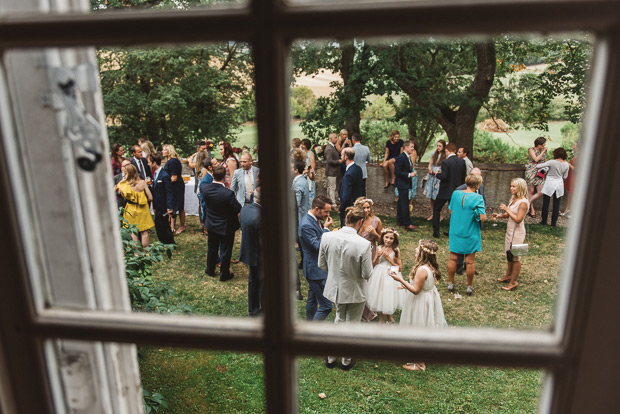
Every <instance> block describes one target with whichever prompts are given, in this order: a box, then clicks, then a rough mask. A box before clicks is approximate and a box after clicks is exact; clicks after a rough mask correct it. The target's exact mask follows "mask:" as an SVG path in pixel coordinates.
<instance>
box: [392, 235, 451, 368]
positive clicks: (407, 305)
mask: <svg viewBox="0 0 620 414" xmlns="http://www.w3.org/2000/svg"><path fill="white" fill-rule="evenodd" d="M437 249H438V246H437V243H435V242H434V241H432V240H420V244H418V247H417V248H416V250H415V253H416V261H417V263H416V265H415V267H414V268H413V269H412V270H411V274H410V275H409V279H410V283H408V282H406V281H405V280H404V279H403V277H402V276H401V275H400V274H398V273H390V276H391V277H393V278H394V280H396V281H398V282H400V283H401V284H402V286H403V289H402V291H401V294H402V298H401V304H402V309H403V312H402V314H401V316H400V325H403V326H413V327H416V326H421V327H427V328H435V327H444V326H447V325H448V324H447V323H446V318H445V316H444V313H443V306H442V305H441V297H440V296H439V292H438V291H437V288H436V287H435V280H439V279H440V278H441V272H440V271H439V266H438V265H437ZM403 368H405V369H407V370H410V371H424V370H426V364H425V363H424V362H416V363H407V364H405V365H403Z"/></svg>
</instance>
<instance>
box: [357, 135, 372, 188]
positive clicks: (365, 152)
mask: <svg viewBox="0 0 620 414" xmlns="http://www.w3.org/2000/svg"><path fill="white" fill-rule="evenodd" d="M353 149H354V150H355V156H354V157H353V161H355V163H356V164H357V165H359V166H360V168H361V169H362V178H363V179H366V178H368V170H367V169H366V163H367V162H370V149H368V147H367V146H366V145H362V144H360V143H359V142H358V143H356V144H355V145H353Z"/></svg>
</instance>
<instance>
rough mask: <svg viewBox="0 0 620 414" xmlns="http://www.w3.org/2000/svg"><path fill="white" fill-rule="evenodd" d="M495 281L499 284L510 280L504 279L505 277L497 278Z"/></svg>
mask: <svg viewBox="0 0 620 414" xmlns="http://www.w3.org/2000/svg"><path fill="white" fill-rule="evenodd" d="M497 281H498V282H501V283H505V282H510V278H506V276H504V277H498V278H497Z"/></svg>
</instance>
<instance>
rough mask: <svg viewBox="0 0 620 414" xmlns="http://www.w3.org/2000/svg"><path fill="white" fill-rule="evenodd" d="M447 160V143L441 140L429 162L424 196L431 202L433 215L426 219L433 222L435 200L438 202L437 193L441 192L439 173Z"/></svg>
mask: <svg viewBox="0 0 620 414" xmlns="http://www.w3.org/2000/svg"><path fill="white" fill-rule="evenodd" d="M445 159H446V141H444V140H443V139H440V140H439V141H437V149H436V150H435V152H433V154H432V155H431V159H430V161H429V162H428V175H427V176H426V177H427V181H426V187H424V195H425V196H426V198H430V200H431V215H430V216H429V217H428V218H427V219H426V220H428V221H431V220H432V219H433V207H435V200H437V193H438V192H439V182H440V180H439V179H438V178H437V172H438V171H439V169H440V168H441V164H442V163H443V161H444V160H445Z"/></svg>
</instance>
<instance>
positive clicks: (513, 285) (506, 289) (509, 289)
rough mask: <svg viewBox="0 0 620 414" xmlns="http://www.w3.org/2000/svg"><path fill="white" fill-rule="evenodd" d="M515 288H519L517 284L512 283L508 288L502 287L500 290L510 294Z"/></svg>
mask: <svg viewBox="0 0 620 414" xmlns="http://www.w3.org/2000/svg"><path fill="white" fill-rule="evenodd" d="M517 286H519V282H514V283H510V284H509V285H508V286H502V289H504V290H505V291H506V292H510V291H511V290H513V289H514V288H516V287H517Z"/></svg>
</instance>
